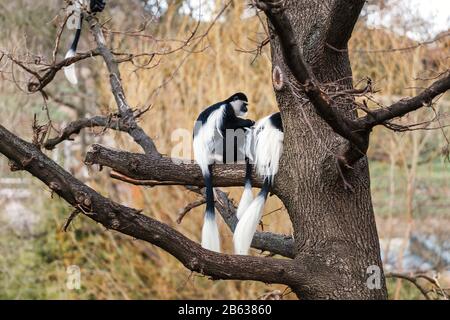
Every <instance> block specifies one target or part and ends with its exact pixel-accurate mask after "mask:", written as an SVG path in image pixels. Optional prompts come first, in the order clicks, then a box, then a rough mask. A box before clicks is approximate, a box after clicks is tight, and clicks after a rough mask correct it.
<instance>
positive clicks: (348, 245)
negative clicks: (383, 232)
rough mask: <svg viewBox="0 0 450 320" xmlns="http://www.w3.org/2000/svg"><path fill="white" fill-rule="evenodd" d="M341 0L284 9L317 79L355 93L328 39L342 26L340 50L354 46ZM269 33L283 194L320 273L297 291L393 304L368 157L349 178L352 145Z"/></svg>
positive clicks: (304, 256)
mask: <svg viewBox="0 0 450 320" xmlns="http://www.w3.org/2000/svg"><path fill="white" fill-rule="evenodd" d="M340 2H342V1H333V0H329V1H309V0H290V1H286V2H285V3H284V4H283V6H285V10H286V15H287V16H288V18H289V19H290V21H291V25H292V28H293V30H294V33H295V36H296V40H297V43H298V45H299V46H300V48H301V50H302V51H303V55H304V59H305V60H306V62H307V63H308V64H309V66H310V67H311V69H312V71H313V73H314V75H315V77H316V78H317V80H318V81H319V82H320V83H322V84H324V83H334V84H335V85H337V86H338V87H339V88H340V89H349V88H351V87H352V71H351V66H350V61H349V57H348V53H347V52H346V51H345V50H335V49H332V48H330V47H329V46H328V44H329V42H330V41H327V38H328V37H329V36H330V35H333V34H335V35H337V34H339V30H333V28H338V27H342V28H343V30H341V32H342V34H343V38H344V39H343V41H344V42H343V43H339V39H336V38H335V39H334V41H333V44H334V45H336V46H339V48H346V46H347V45H346V40H348V38H349V36H348V34H349V30H348V28H349V25H348V24H342V25H340V26H338V25H336V24H333V23H334V22H333V21H335V15H336V14H338V13H339V14H340V15H342V14H343V13H342V11H340V12H338V11H339V10H338V9H341V10H343V9H342V8H340V7H339V6H342V4H341V3H340ZM351 2H357V1H351ZM360 2H361V1H360ZM362 2H364V1H362ZM352 5H357V4H354V3H353V4H352ZM361 7H362V4H361ZM333 10H334V11H333ZM356 10H358V9H356ZM356 10H355V11H356ZM360 10H361V9H360V8H359V10H358V12H357V14H359V11H360ZM349 12H350V11H349ZM350 14H351V12H350V13H349V15H350ZM347 18H348V19H350V20H353V23H354V21H355V20H356V19H355V17H354V15H353V16H349V17H347ZM269 24H270V23H269ZM269 29H270V32H271V49H272V63H273V72H274V79H275V81H276V82H277V83H276V85H274V87H275V93H276V98H277V102H278V104H279V108H280V111H281V115H282V119H283V126H284V128H285V138H284V154H283V157H282V160H281V161H282V165H281V166H280V172H279V173H278V176H277V180H278V181H277V185H282V186H284V187H283V188H282V189H281V188H280V190H277V194H278V195H279V197H280V198H281V200H282V201H283V203H284V204H285V206H286V208H287V210H288V212H289V215H290V218H291V220H292V224H293V228H294V238H295V250H296V258H295V259H296V260H297V261H299V262H298V263H301V264H302V265H304V266H305V264H306V267H307V268H311V269H312V270H315V271H316V274H317V276H316V277H315V278H314V279H310V282H311V283H308V284H307V285H306V286H305V284H302V285H299V286H298V287H295V286H294V287H293V290H294V292H295V293H296V294H297V295H298V296H299V298H302V299H385V298H386V297H387V291H386V286H385V280H384V276H383V273H382V263H381V258H380V248H379V240H378V235H377V230H376V224H375V218H374V212H373V206H372V200H371V194H370V177H369V168H368V162H367V158H366V157H363V158H362V159H360V160H359V161H358V162H356V164H355V165H354V167H353V169H352V170H349V171H348V172H344V173H342V172H341V170H340V169H339V167H338V165H337V157H336V155H337V154H338V153H339V152H338V151H339V149H341V148H342V147H343V146H344V145H346V144H347V143H348V142H347V141H346V140H345V139H343V138H342V137H340V136H338V135H337V134H336V133H334V132H333V130H332V129H331V128H330V126H329V125H327V124H326V123H325V121H324V120H322V119H321V118H320V117H319V116H318V115H317V114H316V112H315V111H314V108H313V107H312V105H311V104H310V103H309V101H308V99H307V98H306V96H305V95H304V94H303V93H302V92H301V91H302V90H301V88H300V90H299V89H298V87H301V86H300V85H299V84H298V83H297V82H296V80H295V78H294V77H293V76H292V74H291V72H290V71H289V68H288V67H287V66H286V64H285V62H284V58H283V52H282V50H281V45H280V42H279V39H278V37H277V35H276V33H275V31H274V30H273V26H270V28H269ZM344 29H345V30H344ZM351 29H353V24H352V25H351ZM330 30H332V32H331V31H330ZM351 31H352V30H350V34H351ZM276 73H278V74H276ZM279 73H281V76H280V74H279ZM295 87H297V88H295ZM342 111H343V112H344V113H345V114H346V115H347V116H349V117H350V118H355V117H356V112H354V111H352V110H351V109H350V106H349V107H348V110H345V107H344V110H342ZM344 175H345V176H344ZM346 184H350V185H351V186H352V188H348V187H346ZM371 265H376V266H378V267H380V269H381V288H380V289H369V288H368V286H367V284H366V283H367V278H368V276H369V275H368V274H367V268H368V267H369V266H371Z"/></svg>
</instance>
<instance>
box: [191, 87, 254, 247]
mask: <svg viewBox="0 0 450 320" xmlns="http://www.w3.org/2000/svg"><path fill="white" fill-rule="evenodd" d="M247 105H248V100H247V97H246V96H245V94H243V93H241V92H239V93H236V94H234V95H232V96H231V97H229V98H228V99H226V100H224V101H222V102H218V103H216V104H214V105H212V106H210V107H208V108H207V109H205V110H204V111H203V112H201V113H200V115H199V116H198V118H197V122H196V124H195V127H194V142H193V147H194V157H195V160H196V161H197V163H198V165H199V166H200V168H201V170H202V175H203V178H204V180H205V186H206V212H205V216H204V223H203V229H202V247H203V248H205V249H209V250H212V251H217V252H220V238H219V230H218V227H217V222H216V217H215V209H214V190H213V182H212V179H213V177H212V171H211V165H212V164H213V163H215V162H220V163H222V162H223V163H227V162H228V161H227V159H230V155H229V154H228V155H227V150H230V148H229V146H230V144H232V146H233V149H232V150H231V151H232V152H233V153H234V154H233V157H232V159H231V161H233V162H234V161H236V159H237V153H238V151H239V150H238V149H243V147H244V145H245V138H244V137H245V132H244V130H245V129H246V128H249V127H251V126H252V125H253V124H254V121H252V120H247V119H242V118H240V117H241V116H244V115H245V114H246V113H247V111H248V109H247ZM237 129H242V130H237ZM230 130H231V131H233V132H234V131H235V130H237V131H241V132H242V136H243V139H241V141H242V142H241V144H239V141H237V140H239V139H235V136H234V137H232V139H231V141H230V139H229V138H228V139H227V137H229V133H230V132H229V131H230ZM236 142H237V143H236ZM242 158H243V157H242Z"/></svg>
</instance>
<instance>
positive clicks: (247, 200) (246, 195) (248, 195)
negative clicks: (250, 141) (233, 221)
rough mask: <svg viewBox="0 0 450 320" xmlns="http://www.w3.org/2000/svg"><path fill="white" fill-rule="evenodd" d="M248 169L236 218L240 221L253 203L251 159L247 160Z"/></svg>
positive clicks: (246, 168)
mask: <svg viewBox="0 0 450 320" xmlns="http://www.w3.org/2000/svg"><path fill="white" fill-rule="evenodd" d="M245 162H246V167H245V186H244V192H243V193H242V197H241V201H240V202H239V206H238V208H237V210H236V216H237V218H238V219H239V220H240V219H241V218H242V216H243V215H244V212H245V211H246V210H247V208H248V207H249V206H250V204H251V203H252V201H253V193H252V180H251V179H252V165H251V163H250V159H248V158H246V159H245Z"/></svg>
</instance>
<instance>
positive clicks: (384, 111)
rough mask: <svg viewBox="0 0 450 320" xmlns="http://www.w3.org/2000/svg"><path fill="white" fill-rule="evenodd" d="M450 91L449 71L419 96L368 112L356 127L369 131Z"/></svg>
mask: <svg viewBox="0 0 450 320" xmlns="http://www.w3.org/2000/svg"><path fill="white" fill-rule="evenodd" d="M447 90H450V70H447V72H445V74H444V76H443V77H441V78H440V79H439V80H437V81H435V82H434V83H433V84H431V85H430V86H429V87H428V88H426V89H425V90H424V91H422V92H421V93H420V94H419V95H417V96H415V97H413V98H408V99H402V100H400V101H398V102H396V103H394V104H392V105H390V106H389V107H387V108H380V109H377V110H373V111H370V113H369V114H368V115H367V116H364V117H362V118H359V119H358V125H359V126H360V127H361V128H364V130H371V129H372V128H373V127H374V126H376V125H380V124H384V123H385V122H386V121H389V120H391V119H394V118H397V117H402V116H404V115H406V114H407V113H409V112H411V111H414V110H417V109H419V108H422V107H424V106H427V105H430V104H431V103H432V101H433V99H434V98H436V97H437V96H439V95H441V94H443V93H445V92H446V91H447Z"/></svg>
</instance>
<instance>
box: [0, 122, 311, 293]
mask: <svg viewBox="0 0 450 320" xmlns="http://www.w3.org/2000/svg"><path fill="white" fill-rule="evenodd" d="M0 153H2V154H4V155H5V156H6V157H7V158H8V159H9V160H10V161H11V162H12V163H13V168H14V169H16V170H26V171H28V172H29V173H31V174H32V175H33V176H35V177H36V178H38V179H40V180H41V181H42V182H44V183H45V184H46V185H47V186H49V187H50V189H51V190H52V191H53V192H55V193H56V194H58V195H59V196H60V197H62V198H63V199H64V200H65V201H67V202H68V203H69V204H71V205H72V206H73V207H74V208H76V209H79V210H80V211H81V212H83V213H84V214H85V215H86V216H87V217H89V218H91V219H93V220H95V221H97V222H99V223H101V224H102V225H104V226H105V227H106V228H108V229H113V230H116V231H119V232H121V233H124V234H127V235H129V236H132V237H134V238H137V239H141V240H144V241H147V242H149V243H152V244H154V245H156V246H158V247H160V248H162V249H163V250H165V251H167V252H168V253H170V254H172V255H173V256H174V257H176V258H177V259H178V260H179V261H180V262H181V263H183V265H184V266H185V267H187V268H188V269H190V270H192V271H195V272H199V273H201V274H204V275H207V276H210V277H211V278H213V279H236V280H255V281H263V282H265V283H282V284H286V285H293V284H295V285H296V286H298V285H299V283H300V284H302V283H306V281H307V279H308V278H310V277H313V276H314V274H313V272H312V270H307V269H306V267H302V266H301V265H300V264H299V263H298V262H295V263H294V262H293V261H291V260H284V259H273V258H261V257H251V256H236V255H226V254H219V253H215V252H212V251H209V250H205V249H203V248H202V247H201V246H200V245H199V244H197V243H195V242H193V241H191V240H189V239H188V238H186V237H185V236H183V235H182V234H181V233H179V232H178V231H176V230H174V229H172V228H171V227H169V226H167V225H166V224H164V223H161V222H159V221H157V220H155V219H153V218H151V217H148V216H145V215H143V214H141V213H140V211H138V210H136V209H132V208H129V207H126V206H123V205H120V204H118V203H115V202H113V201H111V200H110V199H108V198H105V197H103V196H102V195H100V194H99V193H97V192H96V191H95V190H93V189H91V188H90V187H88V186H86V185H85V184H83V183H82V182H80V181H79V180H77V179H76V178H75V177H73V176H72V175H70V174H69V173H68V172H66V171H65V170H64V169H62V168H61V167H60V166H58V165H57V164H56V163H55V162H54V161H53V160H51V159H50V158H48V157H47V156H46V155H44V154H43V153H42V152H41V151H40V150H39V149H38V148H37V147H36V146H34V145H33V144H30V143H28V142H26V141H24V140H22V139H20V138H18V137H17V136H15V135H14V134H12V133H11V132H9V131H8V130H7V129H6V128H4V127H3V126H1V125H0Z"/></svg>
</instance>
